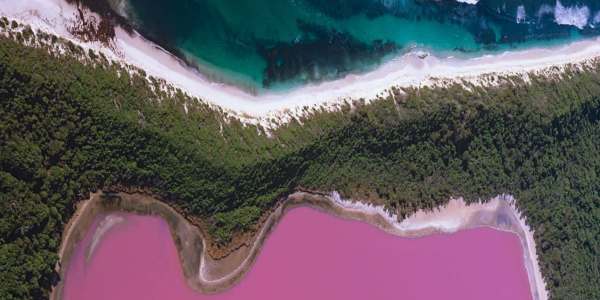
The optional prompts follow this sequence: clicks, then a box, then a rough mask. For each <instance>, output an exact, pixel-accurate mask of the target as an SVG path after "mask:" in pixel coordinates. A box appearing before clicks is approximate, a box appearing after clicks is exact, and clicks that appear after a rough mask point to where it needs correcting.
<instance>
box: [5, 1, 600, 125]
mask: <svg viewBox="0 0 600 300" xmlns="http://www.w3.org/2000/svg"><path fill="white" fill-rule="evenodd" d="M75 12H76V10H75V8H74V7H72V6H71V5H69V4H67V3H66V2H65V1H64V0H20V1H14V0H0V15H3V16H7V17H9V18H11V19H16V20H18V21H20V22H23V23H26V24H30V25H31V26H32V27H33V28H34V29H40V30H43V31H47V32H50V33H54V34H57V35H60V36H63V37H65V38H68V39H70V40H72V41H74V42H76V43H78V44H80V45H81V46H82V47H84V48H92V49H95V50H99V51H102V52H103V53H104V54H105V55H106V56H107V57H109V58H112V59H115V60H118V61H121V62H123V63H128V64H132V65H134V66H136V67H138V68H141V69H143V70H145V71H146V73H147V74H148V75H152V76H155V77H158V78H162V79H165V80H166V81H167V82H168V83H170V84H172V85H173V86H175V87H178V88H181V89H182V90H183V91H186V92H187V93H189V94H190V95H192V96H196V97H198V98H201V99H203V100H204V101H207V102H208V103H211V104H214V105H218V106H220V107H222V108H224V109H226V110H228V111H230V112H233V113H235V114H236V115H237V116H238V117H239V118H240V119H241V120H242V121H245V122H248V123H261V124H263V125H268V126H273V125H276V124H269V120H276V123H282V122H287V121H289V120H290V118H291V117H293V116H298V115H302V114H303V113H304V110H305V108H306V107H311V108H316V107H319V106H324V107H327V108H329V109H334V108H335V107H336V106H337V105H339V104H342V103H343V102H344V101H345V100H355V99H360V98H363V99H365V100H366V101H369V100H372V99H375V98H376V97H377V96H380V95H383V96H385V95H387V94H388V93H389V92H388V91H389V89H390V88H391V87H410V86H423V85H431V84H435V83H440V82H443V81H448V80H458V81H461V80H466V81H470V82H475V83H477V82H481V79H482V75H492V74H498V75H509V74H524V73H528V72H545V71H549V70H548V69H549V68H551V67H556V66H558V67H561V66H565V65H568V64H578V63H585V62H586V61H589V60H591V59H594V58H596V57H598V56H600V38H596V39H590V40H584V41H578V42H573V43H571V44H568V45H564V46H557V47H553V48H534V49H528V50H519V51H509V52H504V53H499V54H494V55H484V56H481V57H478V58H471V59H458V58H444V59H441V58H438V57H435V56H433V55H428V56H427V57H425V58H419V54H420V53H409V54H406V55H404V56H401V57H398V58H396V59H394V60H392V61H390V62H388V63H386V64H384V65H382V66H380V67H379V68H377V69H375V70H374V71H371V72H369V73H365V74H353V75H348V76H346V77H344V78H341V79H338V80H334V81H329V82H324V83H319V84H311V85H307V86H304V87H300V88H297V89H293V90H291V91H289V92H281V93H276V92H267V93H264V94H260V95H252V94H250V93H247V92H245V91H243V90H241V89H239V88H237V87H234V86H230V85H226V84H222V83H214V82H210V81H209V80H208V79H206V78H205V77H204V76H202V75H201V74H199V73H198V72H197V71H195V70H194V69H191V68H189V67H187V66H185V65H184V64H183V63H182V62H181V61H180V60H179V59H178V58H176V57H174V56H173V55H171V54H169V53H167V52H166V51H164V50H162V49H161V48H160V47H158V46H156V45H155V44H153V43H151V42H148V41H147V40H145V39H144V38H143V37H141V36H140V35H137V34H135V35H134V36H130V35H129V34H128V33H126V32H125V31H124V30H122V29H120V28H117V30H116V40H115V46H116V47H115V49H114V50H113V49H109V48H107V47H103V46H102V45H100V44H98V43H83V42H81V41H78V40H77V39H76V38H75V37H73V36H72V35H70V34H69V32H68V30H67V25H68V24H71V23H72V22H73V20H74V19H75Z"/></svg>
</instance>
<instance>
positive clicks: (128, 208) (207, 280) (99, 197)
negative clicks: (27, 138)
mask: <svg viewBox="0 0 600 300" xmlns="http://www.w3.org/2000/svg"><path fill="white" fill-rule="evenodd" d="M300 206H308V207H311V208H314V209H317V210H320V211H323V212H325V213H328V214H330V215H332V216H335V217H340V218H345V219H352V220H357V221H362V222H366V223H368V224H371V225H373V226H376V227H378V228H379V229H381V230H384V231H386V232H388V233H390V234H393V235H397V236H401V237H407V238H416V237H421V236H426V235H430V234H434V233H453V232H456V231H459V230H465V229H469V228H476V227H490V228H493V229H497V230H503V231H508V232H512V233H514V234H516V235H517V236H518V237H519V240H520V242H521V247H522V250H523V262H524V264H525V268H526V270H527V276H528V279H529V286H530V289H531V295H532V298H533V299H534V300H546V299H548V294H547V291H546V288H545V283H544V281H543V278H542V275H541V272H540V270H539V265H538V263H537V254H536V250H535V243H534V240H533V233H532V231H531V230H530V228H529V227H528V226H527V225H525V223H524V220H523V218H522V216H521V214H520V213H519V212H518V211H517V210H516V208H515V200H514V199H513V198H512V197H511V196H506V195H501V196H498V197H495V198H493V199H491V200H489V201H488V202H485V203H476V204H471V205H467V204H465V202H464V201H462V200H460V199H451V200H450V201H449V202H448V203H447V204H446V205H445V206H443V207H439V208H437V209H435V210H433V211H429V212H425V211H418V212H417V213H415V214H413V215H411V216H409V217H408V218H406V219H404V220H402V221H397V218H396V216H394V215H391V214H389V213H387V212H386V211H385V210H384V209H383V207H381V206H371V205H368V204H364V203H361V202H352V201H349V200H343V199H341V198H340V197H339V195H338V194H337V193H335V192H334V193H332V194H331V195H327V194H321V193H316V192H315V193H311V192H296V193H294V194H292V195H290V196H288V197H287V199H286V200H284V201H283V202H282V203H281V204H280V205H278V206H277V208H276V209H275V210H274V211H273V212H272V213H271V214H270V215H269V216H268V217H267V218H266V219H265V221H264V222H263V224H261V226H260V229H259V230H258V232H256V234H254V235H253V236H252V238H251V240H250V241H249V243H248V245H250V246H246V245H242V246H241V247H239V248H238V249H236V250H234V251H233V252H231V253H230V254H229V255H227V256H225V257H223V258H220V259H213V258H211V257H210V255H209V254H208V252H209V251H205V249H207V248H206V247H207V245H206V239H205V238H204V236H205V234H203V233H202V232H203V231H202V229H201V228H199V227H198V226H197V225H193V224H191V222H190V221H189V220H187V219H186V218H185V217H183V216H182V215H180V214H179V213H178V212H177V211H175V210H174V209H173V208H171V207H170V206H168V205H167V204H165V203H163V202H161V201H159V200H156V199H154V198H152V197H151V196H147V195H143V194H125V193H119V194H110V195H108V197H106V195H105V194H102V193H95V194H92V195H91V196H90V199H89V200H84V201H82V204H81V205H79V208H78V210H77V212H76V213H75V215H74V216H73V218H72V219H71V221H70V222H69V224H70V225H68V226H67V227H66V228H65V234H64V236H63V240H62V242H61V248H60V249H61V252H60V253H59V256H60V267H59V268H58V271H59V273H60V275H61V278H62V279H63V280H62V281H60V282H59V284H58V285H57V286H56V288H55V289H54V290H53V292H52V294H51V299H55V300H60V299H62V289H63V284H64V278H65V277H64V276H65V272H66V270H68V264H69V260H70V258H71V256H72V255H73V252H74V250H75V248H76V245H77V244H78V243H79V242H80V241H81V240H82V239H83V237H84V236H85V234H86V233H87V232H88V231H89V230H90V228H91V226H92V223H93V221H94V220H95V219H96V217H97V216H98V215H101V214H109V213H111V212H119V211H124V212H131V213H137V214H142V215H156V216H159V217H161V218H163V219H164V220H165V221H166V222H167V223H168V224H169V228H170V232H171V235H172V237H173V240H174V242H175V246H176V248H177V250H178V255H179V259H180V263H181V267H182V270H183V273H184V277H185V278H186V281H187V284H188V285H189V286H190V287H191V288H193V289H195V290H197V291H200V292H203V293H216V292H220V291H224V290H226V289H228V288H230V287H232V286H233V285H235V284H237V283H238V282H239V281H240V280H241V279H242V278H243V277H244V276H245V274H246V273H247V272H248V271H249V270H250V269H251V268H252V266H253V264H254V262H255V259H256V257H257V256H258V254H259V253H260V250H261V249H262V246H263V244H264V242H265V241H266V239H267V238H268V237H269V235H270V232H271V231H272V230H273V229H274V228H275V227H276V226H277V224H278V223H279V221H280V220H281V219H282V218H283V216H284V215H285V214H286V212H288V211H289V210H291V209H294V208H296V207H300ZM96 233H97V232H96ZM87 250H88V251H90V249H87Z"/></svg>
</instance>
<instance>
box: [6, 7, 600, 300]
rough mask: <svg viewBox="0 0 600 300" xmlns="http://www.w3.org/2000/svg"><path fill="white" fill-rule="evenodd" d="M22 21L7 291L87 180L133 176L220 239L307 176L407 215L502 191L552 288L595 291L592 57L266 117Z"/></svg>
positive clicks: (29, 284) (597, 182)
mask: <svg viewBox="0 0 600 300" xmlns="http://www.w3.org/2000/svg"><path fill="white" fill-rule="evenodd" d="M13 26H14V28H13ZM0 27H1V28H5V30H6V28H12V29H19V28H21V27H20V25H18V24H11V23H9V22H8V21H7V20H4V19H3V20H0ZM12 29H11V30H12ZM16 31H17V30H14V32H13V31H11V33H10V35H8V37H1V38H0V261H1V262H2V264H0V298H1V299H45V298H47V297H48V295H49V291H50V289H51V287H52V286H53V285H54V284H55V283H56V281H57V280H59V278H58V277H57V276H58V275H57V273H56V271H55V265H56V263H57V260H58V256H57V250H58V247H59V244H60V235H61V232H62V229H63V227H64V225H65V224H66V222H67V221H68V220H69V218H70V217H71V215H72V213H73V211H74V203H75V202H76V200H78V199H83V198H86V197H87V196H88V193H89V192H90V191H96V190H98V189H110V190H127V189H130V188H137V189H144V190H146V191H147V192H149V193H152V194H154V195H157V196H158V197H160V198H161V199H162V200H164V201H167V202H168V203H169V204H170V205H172V206H174V207H176V208H178V209H180V210H181V211H183V212H184V213H186V214H189V215H193V216H197V217H200V218H203V219H204V220H207V223H208V224H209V225H210V232H211V234H212V236H213V237H214V239H215V240H216V241H218V243H221V244H223V245H225V244H227V243H228V242H229V241H230V239H231V237H232V235H233V234H235V233H238V232H241V231H245V230H249V229H250V228H252V227H253V225H254V224H256V222H257V221H258V219H259V218H260V217H261V215H263V213H265V212H267V211H268V210H269V209H271V208H272V207H273V205H275V203H276V202H277V201H279V200H280V199H283V197H285V196H286V195H287V194H289V193H291V192H293V191H294V190H296V189H298V188H300V187H302V188H310V189H315V190H322V191H332V190H336V191H339V192H340V193H341V194H342V195H344V196H345V197H348V198H352V199H357V200H361V201H369V202H374V203H382V204H385V205H386V207H387V208H388V209H389V210H390V211H393V212H395V213H398V214H399V215H401V216H404V215H407V214H410V213H412V212H414V211H415V210H417V209H419V208H433V207H435V206H438V205H440V204H443V203H445V202H446V201H448V199H449V198H450V197H465V199H466V200H467V201H479V200H485V199H488V198H489V197H491V196H495V195H497V194H500V193H509V194H512V195H514V196H515V197H516V199H518V206H519V208H520V209H521V210H522V211H523V212H524V214H525V215H526V216H527V218H528V223H529V224H530V225H531V226H532V227H533V228H534V229H535V238H536V241H537V247H538V252H539V253H540V254H541V262H540V263H541V268H542V271H543V274H544V276H545V279H546V281H547V285H548V288H549V290H550V292H551V295H552V297H553V299H600V196H599V194H600V174H599V172H600V122H599V121H600V63H599V64H595V63H591V64H589V65H588V66H586V67H582V68H577V67H572V68H567V70H566V71H565V72H564V73H563V74H562V75H554V76H550V77H541V76H536V75H534V74H531V76H530V78H529V80H528V81H527V82H525V81H524V80H522V79H521V78H519V77H493V78H492V79H493V81H494V84H493V85H490V86H487V87H478V86H471V85H469V84H468V83H465V84H464V85H459V84H452V85H449V86H439V87H432V88H421V89H404V90H402V91H400V90H397V89H393V90H392V91H390V96H389V97H387V98H382V99H379V100H377V101H374V102H372V103H371V104H364V101H361V100H357V101H356V102H355V103H353V104H352V105H350V104H348V105H346V106H344V107H343V108H342V109H341V110H340V111H337V112H326V111H320V110H310V111H309V112H308V113H307V116H306V117H304V118H302V119H301V120H294V121H292V122H290V123H289V124H287V125H284V126H281V127H278V128H277V129H274V130H272V131H270V132H267V129H265V128H260V127H256V126H252V125H243V124H241V123H240V122H239V121H237V120H236V119H235V118H233V117H231V116H230V114H229V113H227V112H225V111H222V110H220V109H219V108H216V107H213V106H211V105H209V104H206V103H204V102H202V101H201V100H199V99H195V98H191V97H188V96H186V95H185V94H183V93H182V92H181V91H178V90H176V89H173V88H167V89H162V88H161V86H162V84H163V83H161V82H160V80H158V79H156V78H152V77H148V76H146V74H144V73H143V72H142V71H140V70H136V69H134V68H130V67H126V66H121V65H119V64H117V63H113V62H111V61H110V60H109V59H107V58H106V57H104V56H103V55H100V54H98V53H94V52H93V51H87V50H84V49H82V48H80V47H78V46H76V45H74V44H72V43H69V42H68V41H65V40H62V39H60V38H57V37H54V36H51V35H47V34H44V33H41V32H37V33H34V32H33V31H31V30H30V29H28V28H21V29H19V30H18V32H16ZM15 32H16V33H15ZM24 44H26V45H29V46H24ZM59 48H60V49H62V50H61V51H58V50H57V49H59ZM59 52H64V53H62V54H58V53H59Z"/></svg>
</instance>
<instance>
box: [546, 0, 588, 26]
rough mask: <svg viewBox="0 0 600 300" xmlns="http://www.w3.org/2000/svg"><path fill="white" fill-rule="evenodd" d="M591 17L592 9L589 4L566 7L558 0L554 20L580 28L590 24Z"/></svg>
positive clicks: (557, 22)
mask: <svg viewBox="0 0 600 300" xmlns="http://www.w3.org/2000/svg"><path fill="white" fill-rule="evenodd" d="M589 19H590V9H589V8H588V7H587V6H578V5H575V6H568V7H565V6H563V5H562V3H560V1H558V0H557V1H556V6H555V7H554V21H555V22H556V24H560V25H572V26H575V27H577V28H579V29H583V28H584V27H585V26H586V25H588V20H589Z"/></svg>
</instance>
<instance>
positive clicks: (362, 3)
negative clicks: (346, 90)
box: [107, 0, 600, 93]
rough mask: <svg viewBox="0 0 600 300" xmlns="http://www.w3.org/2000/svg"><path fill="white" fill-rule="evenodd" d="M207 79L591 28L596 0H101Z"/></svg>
mask: <svg viewBox="0 0 600 300" xmlns="http://www.w3.org/2000/svg"><path fill="white" fill-rule="evenodd" d="M107 1H109V2H110V3H111V6H112V7H113V9H114V10H115V12H117V13H118V14H120V15H122V16H124V17H125V18H126V19H127V20H128V22H129V23H130V24H131V25H133V27H134V28H135V29H136V30H138V31H139V32H141V33H142V34H143V35H144V36H146V37H147V38H148V39H150V40H152V41H154V42H155V43H157V44H159V45H161V46H163V47H164V48H165V49H168V50H169V51H171V52H172V53H174V54H175V55H177V56H179V57H180V58H182V59H184V60H185V62H186V63H187V64H189V65H190V66H192V67H194V68H197V69H198V70H199V71H200V72H201V73H203V74H204V75H206V76H208V77H209V78H210V79H211V80H214V81H220V82H227V83H231V84H235V85H237V86H239V87H241V88H243V89H246V90H251V91H255V92H258V93H260V92H263V91H265V90H284V89H288V88H291V87H295V86H299V85H302V84H305V83H308V82H318V81H323V80H332V79H335V78H339V77H340V76H343V75H345V74H348V73H351V72H366V71H369V70H371V69H372V68H375V67H376V66H378V65H379V64H381V63H383V62H385V61H387V60H389V59H392V58H394V57H396V56H398V55H402V54H403V53H406V52H408V51H413V50H415V49H420V50H425V51H429V52H432V53H434V54H435V55H438V56H441V57H444V56H465V57H470V56H477V55H481V54H482V53H488V52H497V51H504V50H508V49H518V48H527V47H534V46H535V47H546V46H551V45H557V44H562V43H567V42H570V41H573V40H577V39H583V38H587V37H592V36H596V35H598V34H600V1H597V0H585V1H584V0H580V1H576V0H562V1H556V0H479V1H476V0H462V1H456V0H329V1H327V0H169V1H167V0H121V1H118V0H112V1H111V0H107Z"/></svg>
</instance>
